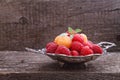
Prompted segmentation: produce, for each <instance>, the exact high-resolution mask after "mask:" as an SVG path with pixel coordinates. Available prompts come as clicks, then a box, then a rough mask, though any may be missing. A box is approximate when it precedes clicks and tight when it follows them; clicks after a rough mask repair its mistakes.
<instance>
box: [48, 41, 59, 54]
mask: <svg viewBox="0 0 120 80" xmlns="http://www.w3.org/2000/svg"><path fill="white" fill-rule="evenodd" d="M57 47H58V45H57V44H56V43H54V42H49V43H48V44H47V45H46V50H47V53H54V52H55V51H56V49H57Z"/></svg>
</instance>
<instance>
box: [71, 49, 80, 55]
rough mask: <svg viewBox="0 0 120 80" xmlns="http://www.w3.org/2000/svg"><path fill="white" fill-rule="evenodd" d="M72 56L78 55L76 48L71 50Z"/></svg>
mask: <svg viewBox="0 0 120 80" xmlns="http://www.w3.org/2000/svg"><path fill="white" fill-rule="evenodd" d="M71 55H72V56H79V52H78V51H76V50H73V51H71Z"/></svg>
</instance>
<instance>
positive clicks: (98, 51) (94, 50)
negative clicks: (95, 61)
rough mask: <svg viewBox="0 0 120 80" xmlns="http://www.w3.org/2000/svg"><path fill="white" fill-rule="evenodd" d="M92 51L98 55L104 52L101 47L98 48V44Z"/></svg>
mask: <svg viewBox="0 0 120 80" xmlns="http://www.w3.org/2000/svg"><path fill="white" fill-rule="evenodd" d="M92 49H93V52H94V53H95V54H97V53H99V54H102V52H103V50H102V48H101V47H100V46H98V45H97V44H94V45H93V48H92Z"/></svg>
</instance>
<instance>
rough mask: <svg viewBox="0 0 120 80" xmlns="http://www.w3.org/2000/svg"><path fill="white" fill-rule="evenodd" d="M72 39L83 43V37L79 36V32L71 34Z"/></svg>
mask: <svg viewBox="0 0 120 80" xmlns="http://www.w3.org/2000/svg"><path fill="white" fill-rule="evenodd" d="M72 41H78V42H80V43H83V42H84V38H83V36H81V35H80V34H75V35H74V36H73V39H72Z"/></svg>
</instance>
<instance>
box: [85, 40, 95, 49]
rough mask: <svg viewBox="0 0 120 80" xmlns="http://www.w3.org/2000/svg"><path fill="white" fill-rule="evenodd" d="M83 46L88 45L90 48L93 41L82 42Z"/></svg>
mask: <svg viewBox="0 0 120 80" xmlns="http://www.w3.org/2000/svg"><path fill="white" fill-rule="evenodd" d="M83 45H84V46H88V47H89V48H90V49H92V47H93V43H92V42H91V41H87V42H86V43H83Z"/></svg>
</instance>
